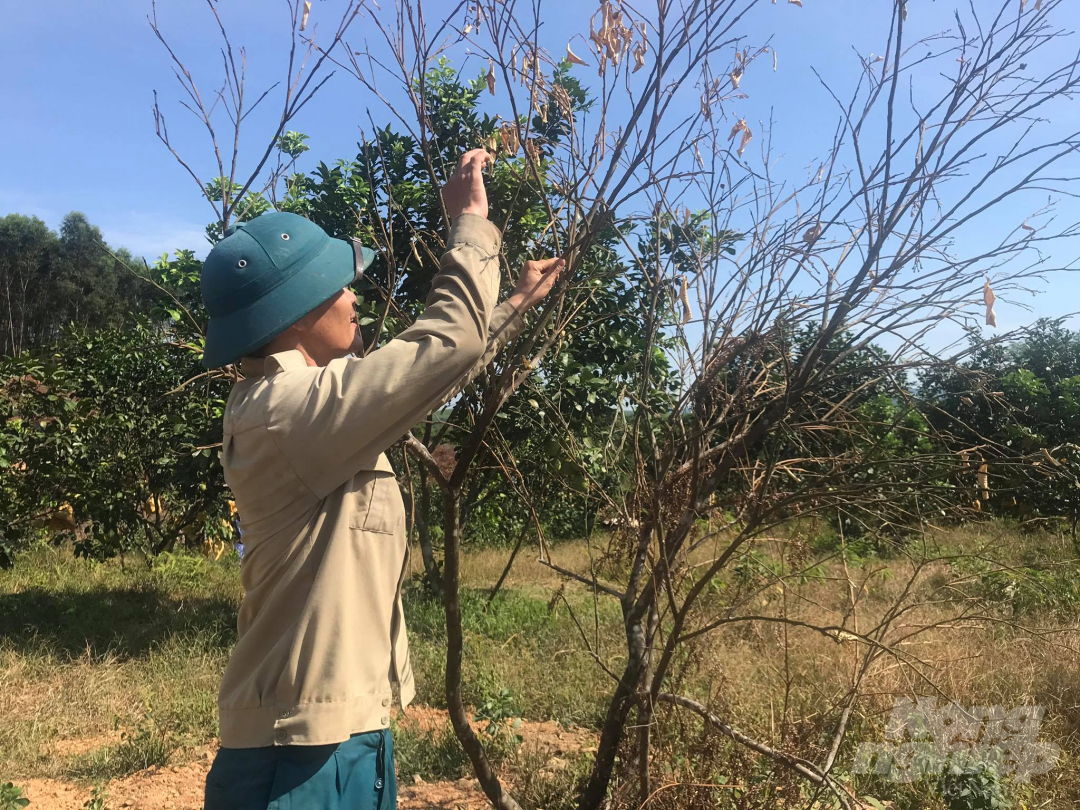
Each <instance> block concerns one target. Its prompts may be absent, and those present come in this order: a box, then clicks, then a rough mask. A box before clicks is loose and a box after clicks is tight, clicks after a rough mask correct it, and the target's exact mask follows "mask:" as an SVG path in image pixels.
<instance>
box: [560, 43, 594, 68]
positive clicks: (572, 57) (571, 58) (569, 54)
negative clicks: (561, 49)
mask: <svg viewBox="0 0 1080 810" xmlns="http://www.w3.org/2000/svg"><path fill="white" fill-rule="evenodd" d="M566 61H567V62H569V63H570V64H571V65H588V64H589V63H588V62H586V61H585V60H584V59H582V58H581V57H580V56H578V55H577V54H576V53H574V52H573V51H572V50H570V43H569V42H567V43H566Z"/></svg>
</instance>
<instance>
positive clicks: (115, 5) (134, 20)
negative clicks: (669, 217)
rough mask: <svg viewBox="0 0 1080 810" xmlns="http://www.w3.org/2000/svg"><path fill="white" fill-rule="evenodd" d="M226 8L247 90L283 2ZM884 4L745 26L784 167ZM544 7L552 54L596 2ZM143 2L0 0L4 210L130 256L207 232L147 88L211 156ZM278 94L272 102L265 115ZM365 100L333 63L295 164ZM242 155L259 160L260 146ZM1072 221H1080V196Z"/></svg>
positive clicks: (165, 4) (567, 0)
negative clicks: (79, 228) (755, 48)
mask: <svg viewBox="0 0 1080 810" xmlns="http://www.w3.org/2000/svg"><path fill="white" fill-rule="evenodd" d="M984 2H985V3H987V5H989V4H990V3H989V0H976V4H977V5H979V6H981V5H982V4H983V3H984ZM964 4H965V5H966V0H965V2H964ZM995 4H996V2H995ZM340 5H341V4H340V3H339V2H337V0H326V2H323V1H322V0H315V3H314V9H313V12H312V18H313V21H318V22H322V23H324V24H326V25H328V24H331V22H332V21H333V20H335V19H336V17H335V12H336V10H337V9H338V7H339V6H340ZM384 5H387V4H385V3H384ZM390 5H392V4H390ZM443 5H444V3H442V2H439V1H438V0H428V2H427V3H426V4H425V7H426V8H427V9H428V13H429V16H433V15H432V12H434V11H435V10H436V9H439V8H441V7H443ZM953 5H954V2H948V0H910V1H909V8H910V9H911V24H913V25H914V24H918V25H920V27H921V30H922V31H923V32H925V33H929V32H930V31H931V30H940V29H942V28H945V27H948V26H949V25H950V24H951V23H950V18H951V11H952V8H953ZM219 6H220V8H221V13H222V16H223V18H224V19H225V22H226V24H227V25H228V27H229V29H230V32H231V33H232V36H233V41H234V45H244V46H246V48H247V51H248V66H249V76H248V80H249V88H251V89H249V93H252V92H254V91H255V90H256V89H259V90H261V89H262V88H264V87H266V86H268V85H269V84H270V83H272V82H273V81H275V80H276V79H278V78H280V76H279V74H281V73H282V72H283V70H284V59H285V55H286V47H287V24H286V18H285V14H286V12H285V8H284V4H283V3H279V2H276V0H220V3H219ZM888 6H889V4H888V3H887V2H885V0H804V7H803V8H801V9H800V8H798V7H796V6H794V5H791V4H788V3H785V2H784V0H780V2H778V3H776V4H775V5H771V4H764V5H762V6H760V7H759V8H758V9H757V10H756V11H755V12H754V14H753V15H752V17H751V18H750V20H748V22H747V24H746V26H745V33H746V35H747V41H748V42H749V43H761V42H763V41H764V40H765V39H766V38H767V37H768V36H771V37H772V44H773V46H774V47H775V48H776V50H777V52H778V63H779V70H778V71H777V72H776V73H775V74H774V73H773V71H772V65H771V59H769V58H768V57H766V59H765V60H762V61H761V62H759V63H757V64H755V65H754V66H753V67H752V69H751V71H748V73H747V75H746V77H745V78H744V80H743V89H744V90H746V92H747V93H748V94H749V95H750V100H749V101H748V102H747V107H746V110H745V111H744V112H742V113H740V114H745V115H746V117H747V119H748V120H749V121H751V123H752V124H753V123H754V122H755V121H756V120H757V119H760V118H762V117H766V116H768V115H769V114H770V111H771V113H772V115H773V116H774V118H775V120H776V127H775V130H774V133H775V136H774V141H775V143H776V144H777V148H778V152H779V153H780V154H781V155H782V156H783V157H782V161H786V167H787V169H788V170H790V171H791V176H793V177H803V176H805V168H804V167H805V166H807V165H809V164H810V163H811V162H812V161H813V158H814V157H815V156H816V155H820V154H821V153H822V152H823V151H824V147H825V145H826V144H827V143H828V141H829V139H830V138H831V135H832V132H833V130H834V128H835V125H836V113H835V108H834V107H833V106H832V104H831V102H830V101H829V99H828V97H827V95H826V94H825V92H824V90H823V89H822V88H821V87H820V85H819V84H818V82H817V79H816V78H815V77H814V75H813V73H812V72H811V70H810V67H811V66H813V67H815V68H817V70H818V71H819V72H820V73H822V74H823V75H824V76H825V77H827V78H828V79H830V80H831V81H835V82H836V83H838V84H839V85H841V86H843V85H847V86H850V84H851V83H852V82H853V81H854V80H855V77H856V75H857V71H858V63H857V61H856V57H855V54H854V51H853V49H855V50H858V51H859V52H861V53H863V54H867V53H869V52H870V51H874V50H875V48H878V47H880V44H881V42H882V41H883V39H884V33H885V30H886V26H887V23H888ZM543 8H544V9H545V12H544V15H543V18H544V20H545V23H544V25H545V28H544V31H543V33H542V34H541V40H542V42H543V43H544V44H546V45H547V47H549V49H551V50H553V51H556V52H557V51H558V50H559V49H560V48H561V46H562V43H565V42H566V41H567V40H568V39H569V38H570V37H571V36H572V35H574V34H577V33H581V32H587V31H588V18H589V16H590V15H591V14H592V13H593V12H594V11H595V4H594V3H592V2H581V1H580V0H546V2H545V3H544V6H543ZM1065 8H1066V11H1063V12H1062V13H1063V14H1066V13H1068V14H1072V15H1073V17H1074V18H1075V19H1073V20H1062V21H1061V22H1062V23H1063V24H1065V25H1070V24H1073V23H1077V22H1080V12H1078V11H1074V10H1072V9H1071V8H1069V7H1068V6H1066V7H1065ZM149 12H150V2H149V0H111V1H110V2H104V0H88V1H87V2H65V3H33V2H29V3H28V2H16V0H0V14H2V19H3V20H4V24H5V28H6V30H7V32H8V36H7V37H6V38H5V56H6V58H5V65H4V70H3V71H2V72H0V93H2V96H3V98H4V99H5V111H6V120H5V121H4V125H3V127H2V128H0V147H2V154H3V155H4V156H5V157H6V159H7V160H6V164H7V165H6V166H5V167H4V172H3V173H2V174H0V215H3V214H6V213H11V212H18V213H23V214H32V215H36V216H38V217H41V218H42V219H44V220H45V221H46V222H47V223H48V224H49V225H50V226H53V227H56V226H57V225H58V224H59V222H60V219H61V218H62V217H63V215H64V214H65V213H67V212H68V211H72V210H79V211H83V212H84V213H86V215H87V216H88V217H89V218H90V220H91V221H92V222H93V223H95V224H97V225H98V226H100V227H101V229H102V231H103V233H104V235H105V237H106V239H107V240H108V241H109V242H110V243H111V244H113V245H119V246H124V247H127V248H129V249H130V250H132V251H133V252H135V253H136V254H141V255H146V256H150V257H153V256H156V255H157V254H160V253H161V252H163V251H172V250H174V249H176V248H180V247H190V248H196V249H198V250H199V252H200V253H201V252H203V251H204V250H205V240H204V237H203V228H204V226H205V224H206V222H207V221H209V219H210V209H209V206H208V205H207V203H206V202H205V201H204V200H202V199H200V197H199V195H198V191H197V189H196V188H195V185H194V182H193V181H192V180H191V178H190V177H189V176H187V175H186V174H185V173H184V172H183V170H182V169H181V168H180V167H179V166H178V165H177V164H176V162H175V161H174V159H173V158H172V156H170V155H169V154H168V152H167V151H166V150H165V148H164V147H163V146H162V145H161V144H160V143H159V142H158V140H157V139H156V138H155V136H154V128H153V120H152V116H151V105H152V101H153V91H154V90H155V89H157V90H158V92H159V95H160V97H161V99H162V101H163V105H164V108H165V110H166V113H167V115H168V121H169V125H170V132H171V133H172V134H173V137H174V139H175V140H176V141H177V142H178V143H179V144H180V145H181V148H182V150H183V151H184V153H185V154H190V155H195V156H201V157H202V158H205V157H207V156H208V155H209V152H208V149H207V142H206V140H205V133H204V132H202V131H200V130H199V129H198V127H197V126H196V125H195V123H194V122H193V120H192V119H191V116H190V114H189V113H187V112H186V111H184V110H182V109H181V108H180V107H179V106H178V104H177V103H176V102H177V99H178V98H179V97H180V95H179V94H180V91H179V87H178V85H177V83H176V80H175V78H174V77H173V76H172V74H171V68H170V63H169V61H168V58H167V54H166V53H165V51H164V49H163V48H162V47H161V45H160V44H159V43H158V42H157V40H156V39H155V38H154V36H153V33H152V32H151V30H150V27H149V25H148V24H147V20H146V15H147V14H148V13H149ZM158 15H159V20H160V22H161V25H162V28H163V29H164V30H165V32H166V34H167V35H168V36H169V38H170V42H171V43H172V44H173V46H174V47H175V49H176V50H177V51H178V53H180V54H181V55H182V56H183V57H184V59H185V60H186V62H187V63H188V65H189V67H191V68H192V69H193V71H194V72H195V73H196V78H197V79H198V78H199V76H200V75H201V76H204V77H206V79H205V80H204V82H203V83H202V86H203V87H204V88H205V90H207V91H209V90H211V89H212V87H211V85H212V82H211V81H210V78H211V77H213V78H215V79H216V77H217V76H218V75H219V71H218V65H219V60H220V56H219V54H218V50H217V49H218V40H217V39H216V37H215V31H214V29H213V28H212V24H213V23H212V19H211V17H210V15H209V12H208V11H207V9H206V7H205V5H204V3H202V2H200V0H159V2H158ZM365 33H367V34H371V33H372V32H365V31H363V30H362V29H361V28H360V27H355V28H354V29H353V33H352V34H351V39H352V40H353V41H354V42H358V41H359V40H361V39H362V38H363V37H364V35H365ZM1075 44H1076V43H1074V47H1075ZM576 50H578V51H579V52H581V51H582V50H583V48H582V49H576ZM765 61H768V62H769V64H768V65H765V64H763V63H764V62H765ZM479 69H480V62H479V61H475V62H473V64H472V66H471V67H470V69H469V72H472V71H473V70H475V71H479ZM582 71H583V73H584V75H583V78H585V79H592V78H593V77H594V76H595V73H594V72H593V71H591V70H586V69H582ZM272 103H273V102H272V101H270V100H268V102H266V105H267V106H266V108H265V110H264V113H265V115H267V116H269V115H271V114H272V110H273V108H272V107H271V104H272ZM369 108H370V109H371V112H372V115H373V117H374V118H375V120H376V122H377V123H387V122H388V121H389V116H388V115H387V114H386V113H385V111H382V110H380V109H379V105H378V102H377V101H376V100H374V99H372V98H370V97H369V96H367V94H366V91H365V90H364V88H363V87H362V86H361V85H360V84H359V83H358V82H357V81H355V79H352V78H351V77H349V76H347V75H345V74H343V73H341V72H340V71H339V73H338V75H337V76H335V77H334V78H333V79H332V80H331V81H330V83H329V84H328V85H327V86H326V87H325V88H324V89H323V90H322V92H321V93H320V95H319V96H318V97H317V98H316V99H315V101H314V102H312V104H311V105H309V106H308V107H307V108H306V109H305V110H304V111H303V113H302V114H301V116H300V118H299V119H298V120H297V121H296V122H294V124H293V125H292V126H293V128H295V129H299V130H301V131H303V132H306V133H307V134H308V135H309V136H310V141H309V143H310V144H311V146H312V150H311V151H310V152H309V153H307V155H305V158H304V161H305V162H303V163H301V168H303V169H307V168H310V167H311V166H313V165H314V164H315V163H316V162H317V161H318V160H326V161H327V162H329V161H332V160H333V159H335V158H338V157H344V156H351V155H352V154H354V153H355V144H356V141H357V140H358V137H359V126H360V125H361V123H363V122H366V120H367V112H366V111H367V110H368V109H369ZM1074 115H1075V114H1074ZM1075 118H1076V120H1080V116H1075ZM269 123H270V118H269V117H264V118H263V119H257V118H256V117H255V116H253V121H252V124H251V127H252V130H265V127H266V125H268V124H269ZM755 130H756V131H760V130H759V129H758V127H755ZM248 157H249V159H251V158H253V157H254V155H253V154H252V152H251V151H249V152H248ZM1073 165H1074V167H1075V163H1074V164H1073ZM200 169H201V170H202V173H203V175H204V176H206V177H209V176H211V175H212V174H214V173H216V172H211V171H210V164H209V163H206V162H205V161H203V162H202V165H201V166H200ZM1028 213H1029V210H1028V207H1027V206H1026V205H1024V207H1019V204H1018V207H1017V208H1016V209H1015V210H1005V211H1003V212H1002V213H1001V215H1000V225H1001V226H1002V227H1004V226H1009V227H1014V226H1015V224H1016V222H1018V221H1022V220H1023V219H1024V218H1025V217H1026V216H1027V215H1028ZM1072 216H1073V218H1076V217H1077V209H1076V207H1075V205H1074V206H1072ZM1014 220H1015V222H1014ZM1077 253H1080V246H1077V245H1072V246H1070V247H1069V248H1068V249H1067V251H1066V253H1059V255H1058V256H1057V257H1056V258H1058V260H1059V261H1060V262H1061V263H1063V264H1065V263H1068V262H1071V261H1073V257H1075V256H1076V255H1077ZM1052 289H1053V294H1052V295H1044V296H1041V297H1039V298H1038V299H1035V302H1034V305H1035V307H1036V313H1037V314H1047V315H1058V314H1064V313H1065V312H1068V311H1071V309H1080V305H1076V306H1073V301H1074V300H1075V299H1076V298H1077V296H1076V293H1077V292H1080V284H1077V283H1076V282H1073V281H1072V280H1071V279H1065V278H1063V279H1060V280H1055V281H1054V283H1053V286H1052ZM1010 312H1011V314H1010ZM1032 317H1033V316H1031V315H1029V314H1027V313H1024V312H1022V311H1021V310H1019V309H1017V308H1015V307H1014V308H1011V310H1010V308H1009V307H1008V305H1007V304H1005V305H1004V306H1003V307H1002V308H999V318H1001V319H1003V320H1005V321H1010V320H1011V321H1012V324H1011V325H1019V323H1020V322H1027V321H1030V320H1031V318H1032Z"/></svg>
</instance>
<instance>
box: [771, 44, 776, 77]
mask: <svg viewBox="0 0 1080 810" xmlns="http://www.w3.org/2000/svg"><path fill="white" fill-rule="evenodd" d="M772 69H773V73H775V72H776V48H773V49H772Z"/></svg>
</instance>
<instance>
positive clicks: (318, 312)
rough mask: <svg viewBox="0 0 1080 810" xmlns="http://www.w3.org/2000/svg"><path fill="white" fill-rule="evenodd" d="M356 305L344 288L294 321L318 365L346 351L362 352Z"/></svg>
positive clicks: (302, 339)
mask: <svg viewBox="0 0 1080 810" xmlns="http://www.w3.org/2000/svg"><path fill="white" fill-rule="evenodd" d="M355 307H356V296H355V295H353V292H352V290H350V289H349V288H348V287H346V288H344V289H343V290H342V291H341V292H339V293H338V294H337V295H335V296H333V297H332V298H330V299H329V300H327V301H325V302H323V303H322V304H320V305H319V306H318V307H316V308H315V309H314V310H312V311H311V312H309V313H308V314H307V315H305V316H304V317H303V318H301V319H300V320H299V321H298V322H297V324H296V328H297V329H299V330H300V331H301V333H302V336H301V340H300V342H301V344H302V345H303V347H304V350H305V351H306V352H307V353H308V355H310V356H311V358H312V359H313V360H314V361H315V362H316V363H317V364H318V365H320V366H325V365H326V364H327V363H329V362H330V361H331V360H334V359H336V358H338V357H344V356H345V355H347V354H349V352H356V353H357V354H360V353H362V350H363V343H362V340H361V338H360V326H359V323H358V321H357V317H356V308H355Z"/></svg>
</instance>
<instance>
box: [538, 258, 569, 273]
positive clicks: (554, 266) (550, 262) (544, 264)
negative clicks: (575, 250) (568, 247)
mask: <svg viewBox="0 0 1080 810" xmlns="http://www.w3.org/2000/svg"><path fill="white" fill-rule="evenodd" d="M532 265H533V267H535V268H536V269H537V270H539V271H540V272H541V273H543V274H544V275H547V274H548V273H550V272H551V271H552V270H562V268H563V267H565V266H566V260H565V259H561V258H558V257H556V258H554V259H537V260H536V261H534V262H532Z"/></svg>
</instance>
